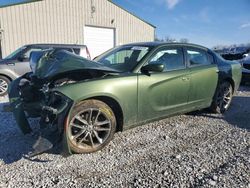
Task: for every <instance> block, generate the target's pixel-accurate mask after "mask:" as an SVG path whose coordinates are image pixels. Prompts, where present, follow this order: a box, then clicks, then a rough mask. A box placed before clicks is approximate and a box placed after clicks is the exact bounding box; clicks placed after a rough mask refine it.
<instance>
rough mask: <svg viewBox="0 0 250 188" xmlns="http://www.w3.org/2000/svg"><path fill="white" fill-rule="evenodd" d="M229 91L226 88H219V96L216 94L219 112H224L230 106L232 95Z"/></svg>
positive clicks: (228, 88)
mask: <svg viewBox="0 0 250 188" xmlns="http://www.w3.org/2000/svg"><path fill="white" fill-rule="evenodd" d="M231 92H232V91H231V89H230V87H228V86H226V85H225V86H223V87H221V89H220V91H219V94H218V100H217V104H218V106H219V107H220V109H221V111H222V112H224V111H225V110H226V109H227V108H228V107H229V105H230V102H231V98H232V93H231Z"/></svg>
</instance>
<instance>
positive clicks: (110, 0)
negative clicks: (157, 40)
mask: <svg viewBox="0 0 250 188" xmlns="http://www.w3.org/2000/svg"><path fill="white" fill-rule="evenodd" d="M108 1H109V2H110V3H112V4H114V5H115V6H117V7H119V8H121V9H122V10H124V11H126V12H127V13H129V14H131V15H133V16H134V17H136V18H138V19H139V20H141V21H143V22H144V23H146V24H148V25H150V26H152V27H153V28H156V26H155V25H153V24H151V23H149V22H148V21H146V20H144V19H142V18H140V17H139V16H137V15H135V14H134V13H132V12H130V11H128V10H127V9H125V8H123V7H121V6H120V5H118V4H117V3H114V2H113V1H112V0H108Z"/></svg>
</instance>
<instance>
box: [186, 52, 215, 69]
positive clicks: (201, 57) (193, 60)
mask: <svg viewBox="0 0 250 188" xmlns="http://www.w3.org/2000/svg"><path fill="white" fill-rule="evenodd" d="M187 58H188V61H189V63H190V65H191V66H196V65H209V64H211V61H210V60H209V59H208V56H207V53H206V52H205V51H203V50H199V49H187Z"/></svg>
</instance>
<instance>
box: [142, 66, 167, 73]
mask: <svg viewBox="0 0 250 188" xmlns="http://www.w3.org/2000/svg"><path fill="white" fill-rule="evenodd" d="M163 70H164V65H163V64H149V65H146V66H144V67H142V68H141V72H142V73H145V74H147V75H149V72H162V71H163Z"/></svg>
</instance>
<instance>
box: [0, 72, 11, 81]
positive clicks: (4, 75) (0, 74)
mask: <svg viewBox="0 0 250 188" xmlns="http://www.w3.org/2000/svg"><path fill="white" fill-rule="evenodd" d="M0 76H3V77H5V78H7V79H9V81H12V78H11V77H9V76H7V75H6V74H2V73H0Z"/></svg>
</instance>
